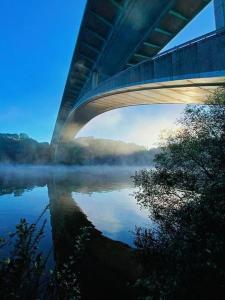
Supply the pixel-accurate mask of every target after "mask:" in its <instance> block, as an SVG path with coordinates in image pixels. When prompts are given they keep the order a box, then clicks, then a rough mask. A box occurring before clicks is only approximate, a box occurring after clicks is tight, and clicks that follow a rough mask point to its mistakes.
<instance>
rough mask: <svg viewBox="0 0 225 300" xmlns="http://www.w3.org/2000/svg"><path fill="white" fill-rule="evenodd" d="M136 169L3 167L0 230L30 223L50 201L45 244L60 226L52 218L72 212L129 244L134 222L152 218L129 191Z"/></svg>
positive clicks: (147, 221)
mask: <svg viewBox="0 0 225 300" xmlns="http://www.w3.org/2000/svg"><path fill="white" fill-rule="evenodd" d="M136 169H137V168H127V167H126V168H118V167H113V168H110V167H80V168H79V167H75V168H74V167H68V168H66V167H63V168H62V167H31V166H27V167H12V166H11V167H6V166H1V167H0V232H1V235H3V236H4V235H6V234H7V233H8V232H10V231H12V230H13V229H14V226H15V224H17V223H18V221H19V219H20V218H26V219H27V220H28V221H29V222H34V221H35V220H36V219H37V218H38V216H39V215H40V214H41V212H42V211H43V209H44V208H45V207H46V206H47V205H48V204H51V205H50V208H49V210H47V212H46V214H45V218H46V219H47V225H46V233H45V237H44V239H43V241H42V246H44V248H45V247H51V246H52V245H51V244H52V232H53V231H54V230H55V228H52V227H54V226H55V227H56V228H57V226H59V225H58V224H55V222H54V221H53V220H54V219H55V218H57V219H63V218H65V217H66V216H67V217H68V214H70V213H71V216H72V215H73V213H74V212H76V211H79V212H80V213H82V215H83V218H85V219H86V220H87V222H90V223H91V224H92V225H93V226H94V227H95V228H96V229H97V230H99V231H100V232H101V233H102V234H103V235H104V236H105V237H108V238H110V239H112V240H116V241H121V242H124V243H127V244H128V245H130V246H133V240H134V234H133V231H134V229H135V226H149V225H150V222H151V221H150V219H149V218H148V212H147V211H146V210H144V209H140V207H139V206H138V205H137V203H136V200H135V198H134V196H133V195H132V194H133V192H134V187H133V182H132V179H131V178H130V176H132V175H133V174H134V172H135V170H136ZM59 208H60V209H59ZM65 210H66V216H65ZM74 218H75V219H74V223H76V216H74Z"/></svg>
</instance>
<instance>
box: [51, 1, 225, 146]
mask: <svg viewBox="0 0 225 300" xmlns="http://www.w3.org/2000/svg"><path fill="white" fill-rule="evenodd" d="M217 1H221V0H217ZM209 2H210V0H160V1H158V0H152V1H149V0H107V1H106V0H88V1H87V5H86V9H85V12H84V17H83V21H82V23H81V27H80V32H79V36H78V39H77V43H76V47H75V51H74V54H73V57H72V61H71V66H70V70H69V73H68V78H67V82H66V85H65V89H64V93H63V98H62V102H61V105H60V109H59V113H58V118H57V122H56V126H55V130H54V134H53V138H52V143H55V142H57V141H58V139H59V136H62V134H61V128H62V127H63V126H64V124H65V123H67V118H68V116H69V114H70V112H71V110H72V109H73V108H74V106H75V105H77V103H78V102H79V101H80V99H81V98H82V97H83V96H85V95H86V94H87V93H88V92H89V91H91V90H93V89H95V88H96V87H98V86H99V85H101V84H102V83H104V82H105V81H107V80H108V79H110V78H111V77H113V76H115V75H116V74H119V73H121V72H123V70H125V71H126V70H128V69H129V68H130V67H133V66H135V65H137V64H139V63H141V62H144V61H146V60H149V59H151V58H152V57H154V56H155V55H156V54H157V53H159V52H160V51H161V50H162V49H163V48H164V47H165V45H167V44H168V42H169V41H170V40H171V39H173V38H174V37H175V36H176V35H177V33H178V32H180V31H181V30H182V29H183V28H184V27H185V26H186V25H187V24H188V23H189V22H190V21H191V20H192V19H193V18H194V17H195V16H196V15H197V14H198V13H199V12H200V11H201V10H202V9H203V8H204V7H205V6H206V5H207V4H208V3H209ZM218 7H220V6H218Z"/></svg>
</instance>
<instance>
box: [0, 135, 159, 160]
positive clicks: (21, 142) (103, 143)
mask: <svg viewBox="0 0 225 300" xmlns="http://www.w3.org/2000/svg"><path fill="white" fill-rule="evenodd" d="M156 153H158V149H157V148H156V149H150V150H147V149H146V148H145V147H141V146H138V145H135V144H132V143H130V144H127V143H124V142H120V141H113V140H106V139H94V138H91V137H89V138H78V139H75V140H74V141H71V142H67V143H60V144H59V145H57V151H56V155H55V154H54V150H53V148H52V147H51V146H50V145H49V144H48V143H38V142H37V141H35V140H34V139H31V138H30V137H28V136H27V135H26V134H25V133H20V134H0V163H15V164H16V163H17V164H53V163H55V164H66V165H98V164H107V165H123V164H125V165H146V164H151V163H152V161H153V158H154V156H155V154H156Z"/></svg>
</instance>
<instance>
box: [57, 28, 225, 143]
mask: <svg viewBox="0 0 225 300" xmlns="http://www.w3.org/2000/svg"><path fill="white" fill-rule="evenodd" d="M224 83H225V30H224V29H222V30H219V31H215V32H212V33H209V34H207V35H205V36H202V37H200V38H198V39H196V40H193V41H190V42H188V43H185V44H183V45H180V46H179V47H176V48H174V49H171V50H169V51H167V52H164V53H161V54H159V55H157V56H155V57H154V58H152V59H151V60H147V61H145V62H142V63H140V64H138V65H136V66H134V67H131V68H129V69H127V70H124V71H122V72H120V73H118V74H116V75H115V76H112V77H111V78H109V79H108V80H106V81H104V82H102V83H101V84H100V85H99V86H97V87H96V88H95V89H92V90H90V91H89V92H87V93H86V94H85V95H84V96H83V97H81V98H80V99H79V100H78V102H77V103H76V104H75V105H74V107H73V108H72V109H71V110H70V113H69V114H68V118H67V120H66V122H64V123H62V124H60V123H58V126H60V128H59V132H60V135H59V139H58V141H62V140H68V139H72V138H73V137H74V136H75V134H76V133H77V132H78V131H79V130H80V129H81V128H82V127H83V126H84V125H85V124H87V122H89V121H90V120H91V119H93V118H94V117H96V116H98V115H100V114H102V113H104V112H107V111H110V110H112V109H116V108H120V107H126V106H131V105H143V104H163V103H164V104H166V103H171V104H172V103H182V104H184V103H186V104H188V103H189V104H194V103H197V104H201V103H204V101H206V99H207V97H208V95H210V93H212V92H213V91H214V90H215V89H216V88H218V87H219V86H221V85H224Z"/></svg>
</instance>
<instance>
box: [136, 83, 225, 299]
mask: <svg viewBox="0 0 225 300" xmlns="http://www.w3.org/2000/svg"><path fill="white" fill-rule="evenodd" d="M179 124H180V125H181V128H180V130H179V131H177V132H175V133H174V134H171V135H170V136H169V137H167V139H166V140H165V141H163V142H162V145H161V150H162V152H161V154H159V155H157V156H156V159H155V162H156V169H155V170H153V171H146V170H143V171H141V172H140V173H137V174H136V175H135V178H134V180H135V184H136V186H138V187H139V191H138V192H137V194H136V198H137V201H138V202H139V203H140V205H142V206H144V207H148V208H149V210H150V212H151V215H152V217H153V219H154V220H155V221H156V227H155V228H154V229H143V228H137V232H136V233H137V235H136V244H137V246H138V248H139V249H140V250H141V251H140V253H141V254H140V258H141V259H142V260H143V261H144V265H145V274H144V276H143V278H141V279H140V280H139V281H138V282H137V285H138V286H142V288H143V287H144V290H143V289H142V292H143V291H144V292H143V294H142V296H143V298H145V297H146V298H145V299H166V300H167V299H168V300H170V299H173V300H174V299H189V300H190V299H198V300H199V299H204V300H205V299H223V298H221V297H222V296H221V295H224V292H225V272H224V270H225V252H224V249H225V89H224V88H222V89H219V90H217V91H216V92H215V94H214V95H213V96H212V97H211V98H210V99H209V103H208V105H201V106H188V107H187V108H186V110H185V112H184V116H183V118H182V119H181V120H179Z"/></svg>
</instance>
